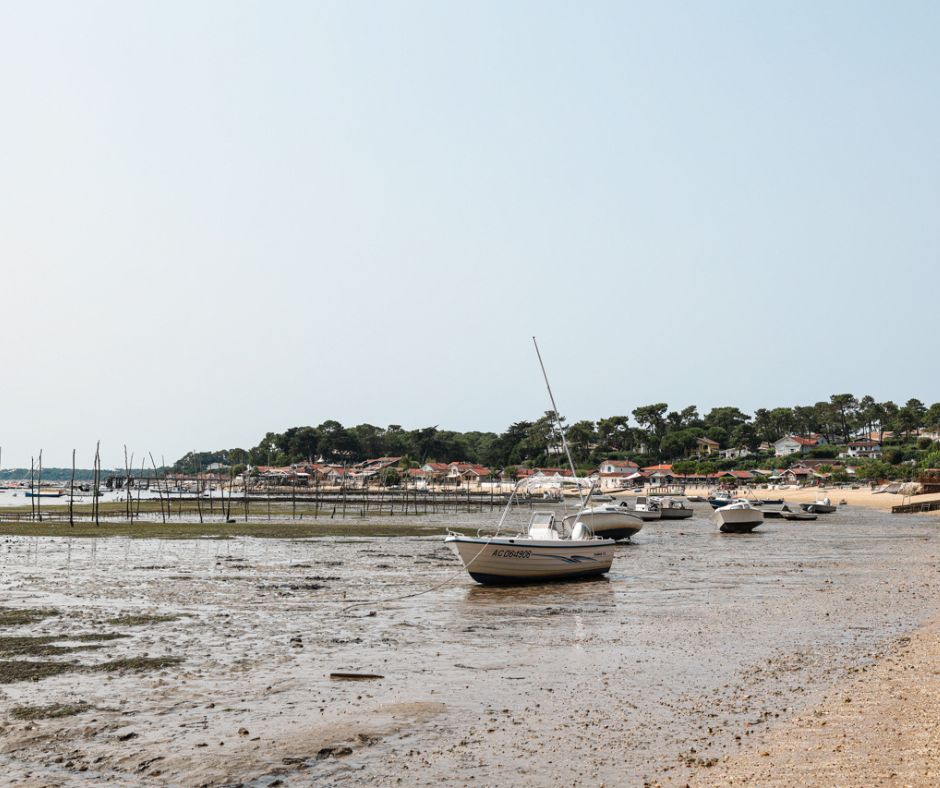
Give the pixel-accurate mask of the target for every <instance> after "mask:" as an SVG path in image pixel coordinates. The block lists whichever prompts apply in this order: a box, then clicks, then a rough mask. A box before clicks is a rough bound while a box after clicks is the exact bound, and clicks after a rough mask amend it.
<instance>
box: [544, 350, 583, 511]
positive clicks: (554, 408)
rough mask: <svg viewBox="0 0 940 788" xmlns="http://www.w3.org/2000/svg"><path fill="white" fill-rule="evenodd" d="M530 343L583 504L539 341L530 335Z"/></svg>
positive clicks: (576, 473)
mask: <svg viewBox="0 0 940 788" xmlns="http://www.w3.org/2000/svg"><path fill="white" fill-rule="evenodd" d="M532 344H533V345H535V355H536V356H538V358H539V366H540V367H541V368H542V377H543V378H544V379H545V388H546V389H548V399H549V400H550V401H551V403H552V415H554V417H555V424H556V425H557V427H558V434H559V435H561V446H562V448H563V449H564V450H565V456H566V457H567V458H568V467H570V468H571V476H572V478H573V479H574V481H575V484H577V485H578V498H579V499H580V500H581V506H582V507H583V506H584V496H583V495H582V494H581V485H580V484H578V472H577V471H576V470H575V468H574V460H572V459H571V451H570V450H569V449H568V441H567V439H566V438H565V431H564V429H562V426H561V418H560V417H559V415H558V406H557V405H556V404H555V395H554V394H552V386H551V384H550V383H549V382H548V373H547V372H546V371H545V362H544V361H542V353H541V352H540V351H539V343H538V341H537V340H536V339H535V337H532Z"/></svg>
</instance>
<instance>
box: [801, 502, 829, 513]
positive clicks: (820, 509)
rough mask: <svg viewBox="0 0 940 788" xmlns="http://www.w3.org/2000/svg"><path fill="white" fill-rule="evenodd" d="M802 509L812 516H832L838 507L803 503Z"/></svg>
mask: <svg viewBox="0 0 940 788" xmlns="http://www.w3.org/2000/svg"><path fill="white" fill-rule="evenodd" d="M800 508H801V509H802V510H803V511H804V512H811V513H812V514H832V513H833V512H834V511H835V510H836V509H837V508H838V507H835V506H830V505H829V504H827V503H803V504H800Z"/></svg>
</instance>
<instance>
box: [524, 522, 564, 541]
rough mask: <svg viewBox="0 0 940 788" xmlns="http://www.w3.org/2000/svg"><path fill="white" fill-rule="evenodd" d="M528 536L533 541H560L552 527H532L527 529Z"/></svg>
mask: <svg viewBox="0 0 940 788" xmlns="http://www.w3.org/2000/svg"><path fill="white" fill-rule="evenodd" d="M529 536H530V537H532V538H533V539H560V538H561V537H560V535H559V533H558V531H556V530H555V529H554V528H553V527H552V526H543V525H533V526H531V527H530V528H529Z"/></svg>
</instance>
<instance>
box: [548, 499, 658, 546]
mask: <svg viewBox="0 0 940 788" xmlns="http://www.w3.org/2000/svg"><path fill="white" fill-rule="evenodd" d="M578 520H580V521H581V522H582V523H584V524H585V525H587V526H588V527H589V528H590V529H591V530H592V531H593V532H594V535H595V536H599V537H603V538H604V539H616V540H618V541H619V540H623V539H629V538H630V537H632V536H635V535H636V534H637V533H639V531H640V530H641V529H642V528H643V518H642V517H640V516H639V512H635V511H633V510H632V509H630V507H628V506H627V504H626V502H625V501H621V502H620V503H602V504H598V505H596V506H589V507H587V508H586V509H585V510H584V511H583V512H580V513H578V514H569V515H568V516H567V517H565V518H564V519H563V520H562V522H564V523H565V524H566V525H567V526H568V527H569V528H573V527H574V525H575V523H576V522H577V521H578Z"/></svg>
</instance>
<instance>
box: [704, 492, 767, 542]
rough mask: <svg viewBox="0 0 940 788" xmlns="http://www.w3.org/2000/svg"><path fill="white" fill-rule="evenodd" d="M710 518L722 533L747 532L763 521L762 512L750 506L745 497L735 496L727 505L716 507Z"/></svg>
mask: <svg viewBox="0 0 940 788" xmlns="http://www.w3.org/2000/svg"><path fill="white" fill-rule="evenodd" d="M712 520H713V521H714V523H715V524H716V525H717V526H718V530H719V531H721V532H722V533H726V534H747V533H750V532H751V531H753V530H754V529H755V528H757V526H759V525H760V524H761V523H762V522H764V514H763V512H761V510H760V509H755V508H754V507H753V506H751V502H750V501H748V500H747V499H745V498H737V499H736V500H734V501H732V502H731V503H729V504H728V505H727V506H722V507H719V508H718V509H716V510H715V512H714V514H712Z"/></svg>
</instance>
